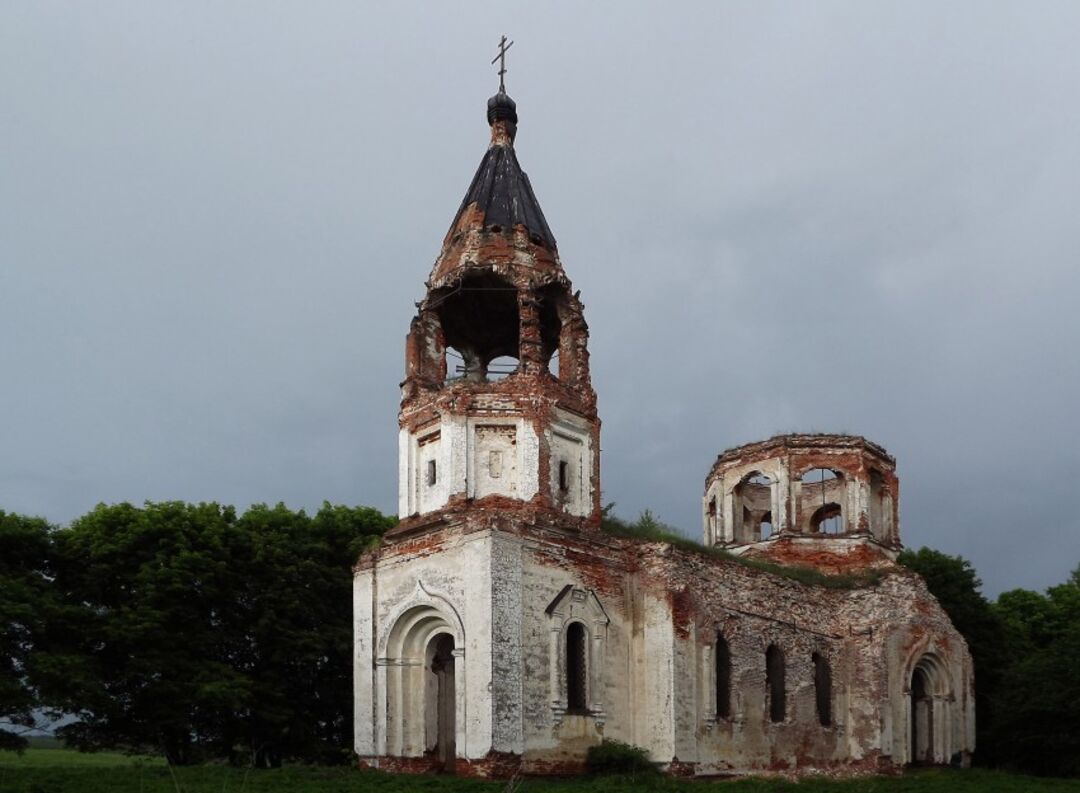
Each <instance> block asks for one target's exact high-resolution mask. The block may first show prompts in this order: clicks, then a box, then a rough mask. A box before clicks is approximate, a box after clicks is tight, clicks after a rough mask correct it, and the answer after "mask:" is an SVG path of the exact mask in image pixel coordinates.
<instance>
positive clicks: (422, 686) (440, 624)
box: [377, 592, 465, 771]
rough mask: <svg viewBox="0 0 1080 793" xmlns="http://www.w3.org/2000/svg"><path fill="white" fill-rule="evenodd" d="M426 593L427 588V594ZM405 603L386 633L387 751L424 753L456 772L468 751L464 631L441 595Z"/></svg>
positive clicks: (381, 681) (382, 684)
mask: <svg viewBox="0 0 1080 793" xmlns="http://www.w3.org/2000/svg"><path fill="white" fill-rule="evenodd" d="M424 594H425V595H426V594H427V593H426V592H425V593H424ZM425 599H427V600H428V602H426V603H415V602H414V605H412V606H409V607H406V608H405V609H404V610H403V611H402V612H401V613H400V614H399V615H398V616H397V617H396V618H395V619H392V620H391V625H392V627H391V628H390V630H389V632H388V633H387V634H386V639H385V640H384V642H383V646H382V651H381V653H380V658H379V662H378V667H379V670H380V674H379V678H378V680H377V688H378V689H379V694H380V697H379V699H380V700H381V702H382V704H377V707H378V708H379V709H380V710H382V711H383V713H385V722H384V725H385V726H384V728H383V729H384V732H383V735H384V736H385V737H384V743H383V746H384V747H385V749H384V752H385V753H386V754H387V755H390V756H392V757H425V758H428V759H429V760H430V763H431V767H437V768H439V769H441V770H445V771H453V769H454V765H455V759H456V757H457V754H458V751H459V750H462V751H463V750H464V749H465V745H464V744H465V742H464V733H463V732H462V731H459V730H461V729H463V726H464V717H465V698H464V694H465V665H464V664H463V663H462V659H463V656H464V649H463V648H464V644H465V640H464V635H463V633H462V630H461V627H460V626H461V622H460V620H459V619H458V617H457V613H456V611H455V610H454V609H452V608H450V607H449V606H447V605H446V604H444V603H443V602H441V600H440V599H438V598H430V599H428V598H425Z"/></svg>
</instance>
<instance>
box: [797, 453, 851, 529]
mask: <svg viewBox="0 0 1080 793" xmlns="http://www.w3.org/2000/svg"><path fill="white" fill-rule="evenodd" d="M799 480H800V481H801V482H802V494H801V496H800V508H801V510H802V514H803V516H804V517H803V518H802V520H804V521H805V520H806V517H805V516H806V515H809V516H810V520H809V525H807V524H805V523H804V524H803V526H804V529H803V530H804V531H805V530H807V529H808V530H809V531H810V532H812V533H814V534H842V533H843V531H844V515H843V510H842V508H841V507H840V505H841V504H842V503H843V502H844V480H843V477H842V476H841V475H840V474H839V473H838V472H836V471H833V470H831V469H829V468H811V469H810V470H809V471H806V472H805V473H804V474H803V475H802V476H801V477H799Z"/></svg>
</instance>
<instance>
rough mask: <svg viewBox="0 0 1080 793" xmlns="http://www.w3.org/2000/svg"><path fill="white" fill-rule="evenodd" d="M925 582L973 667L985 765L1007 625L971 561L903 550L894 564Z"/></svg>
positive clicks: (992, 748) (992, 744)
mask: <svg viewBox="0 0 1080 793" xmlns="http://www.w3.org/2000/svg"><path fill="white" fill-rule="evenodd" d="M897 561H899V562H900V563H901V564H902V565H904V566H905V567H907V568H909V569H911V570H914V571H915V572H916V573H918V574H919V575H921V576H922V577H923V579H924V580H925V581H926V586H927V588H928V589H929V590H930V593H931V594H932V595H933V596H934V597H935V598H937V600H938V602H939V603H940V604H941V606H942V608H944V609H945V612H946V613H947V614H948V615H949V619H951V620H952V623H953V625H955V626H956V629H957V630H958V631H960V633H961V634H962V635H963V637H964V639H965V640H966V641H967V644H968V649H970V650H971V656H972V659H973V660H974V663H975V711H976V718H975V725H976V731H977V732H976V739H975V752H976V753H975V761H976V762H977V763H980V764H983V765H990V764H994V763H995V762H996V758H997V757H998V748H997V738H998V736H999V734H1000V730H999V729H998V728H997V726H996V720H997V707H998V706H997V694H998V692H999V691H1000V689H1001V685H1002V677H1003V675H1004V674H1005V667H1006V665H1007V663H1008V658H1007V657H1006V654H1004V653H1003V652H1002V649H1003V647H1002V643H1003V640H1004V636H1005V626H1004V624H1003V622H1002V620H1001V618H1000V616H999V615H998V614H997V613H996V612H995V610H994V608H993V607H992V606H991V604H990V601H988V600H987V599H986V598H985V597H984V596H983V594H982V592H981V591H980V589H981V587H982V582H981V581H980V580H979V577H978V575H977V574H976V572H975V569H974V568H973V567H972V566H971V563H970V562H968V561H967V560H966V559H964V558H962V557H959V556H949V555H948V554H944V553H941V552H940V551H935V550H932V549H930V548H920V549H919V550H918V551H912V550H905V551H903V552H901V554H900V556H899V558H898V560H897Z"/></svg>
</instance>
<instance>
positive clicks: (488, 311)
mask: <svg viewBox="0 0 1080 793" xmlns="http://www.w3.org/2000/svg"><path fill="white" fill-rule="evenodd" d="M431 297H432V299H431V302H432V303H433V304H434V305H435V306H436V308H435V311H436V312H437V314H438V317H439V323H440V325H441V326H442V331H443V337H444V338H445V340H446V346H447V347H448V348H452V349H453V350H454V352H455V353H456V354H457V355H458V356H460V360H454V357H453V356H452V357H450V358H448V360H447V375H448V377H449V378H450V379H455V378H457V377H460V378H463V379H465V380H468V381H471V382H478V383H481V382H486V381H487V380H489V379H492V377H493V376H494V377H495V378H497V379H501V378H502V377H505V376H506V375H507V374H509V373H510V372H511V371H513V370H514V369H516V368H517V360H518V357H519V355H520V350H519V347H520V340H521V328H520V317H519V314H518V298H517V287H515V286H514V285H513V284H512V283H510V282H509V281H507V280H506V279H505V278H502V277H501V276H499V275H497V274H496V273H494V272H493V271H491V270H486V269H482V270H476V271H473V272H470V273H468V274H466V275H465V276H464V277H462V279H461V280H460V281H459V282H458V283H457V284H456V285H455V286H452V287H447V288H445V289H442V290H439V291H438V292H435V293H433V294H432V296H431ZM508 360H512V361H513V363H512V364H509V363H508ZM494 361H498V364H497V365H496V366H494V367H493V366H492V362H494Z"/></svg>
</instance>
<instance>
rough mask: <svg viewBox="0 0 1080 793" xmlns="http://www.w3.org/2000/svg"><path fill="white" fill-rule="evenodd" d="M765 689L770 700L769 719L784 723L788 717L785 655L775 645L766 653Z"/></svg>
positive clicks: (770, 646)
mask: <svg viewBox="0 0 1080 793" xmlns="http://www.w3.org/2000/svg"><path fill="white" fill-rule="evenodd" d="M765 689H766V692H767V693H768V700H769V719H771V720H772V721H774V722H780V721H783V720H784V718H785V716H786V715H787V702H786V699H787V691H786V688H785V685H784V653H783V652H782V651H781V650H780V648H779V647H777V646H776V645H775V644H770V645H769V649H767V650H766V651H765Z"/></svg>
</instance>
